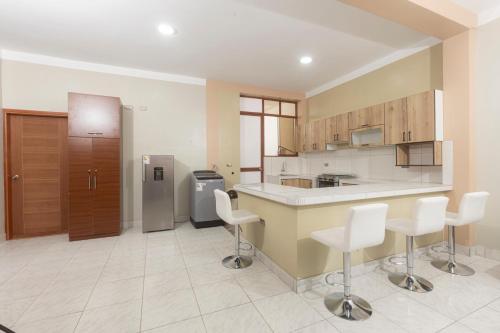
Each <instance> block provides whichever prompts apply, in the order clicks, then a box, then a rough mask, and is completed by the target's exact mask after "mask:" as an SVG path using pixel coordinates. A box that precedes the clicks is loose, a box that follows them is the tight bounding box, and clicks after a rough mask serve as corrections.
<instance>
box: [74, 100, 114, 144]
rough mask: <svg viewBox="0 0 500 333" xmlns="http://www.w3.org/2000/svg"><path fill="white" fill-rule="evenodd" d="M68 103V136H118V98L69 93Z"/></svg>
mask: <svg viewBox="0 0 500 333" xmlns="http://www.w3.org/2000/svg"><path fill="white" fill-rule="evenodd" d="M68 104H69V105H68V111H69V114H68V135H69V136H72V137H101V138H120V135H121V130H120V123H121V119H120V117H121V102H120V99H119V98H117V97H107V96H96V95H87V94H77V93H69V94H68Z"/></svg>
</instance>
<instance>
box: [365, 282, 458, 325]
mask: <svg viewBox="0 0 500 333" xmlns="http://www.w3.org/2000/svg"><path fill="white" fill-rule="evenodd" d="M397 293H398V295H401V296H404V297H406V298H408V299H410V300H414V299H413V298H411V297H410V296H409V295H406V294H404V293H402V292H399V291H397ZM394 295H395V293H392V294H390V295H387V296H385V297H382V298H379V299H378V300H377V301H380V300H383V299H384V298H389V297H392V296H394ZM414 301H415V302H417V301H416V300H414ZM374 302H375V301H374ZM417 303H418V304H419V305H424V306H425V307H426V308H428V309H430V310H432V311H433V312H436V310H434V309H433V308H431V307H429V306H428V305H426V304H422V303H420V302H417ZM373 311H376V312H377V313H378V314H379V315H381V316H382V317H384V318H385V319H387V320H388V321H390V322H391V323H393V324H394V325H396V326H397V327H399V328H400V329H402V330H404V331H407V332H408V330H407V329H406V328H404V327H402V326H401V325H400V324H399V323H397V322H395V321H394V320H392V319H391V318H389V317H388V316H386V315H385V314H384V313H383V312H382V311H379V310H377V309H373ZM439 314H440V315H441V316H443V317H445V318H447V319H449V320H451V321H452V322H454V321H455V320H454V319H453V318H449V317H447V316H445V315H443V314H442V313H440V312H439ZM445 327H446V326H445ZM443 328H444V327H442V328H440V329H439V330H442V329H443ZM439 330H438V331H439Z"/></svg>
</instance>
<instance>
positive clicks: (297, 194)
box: [234, 179, 452, 206]
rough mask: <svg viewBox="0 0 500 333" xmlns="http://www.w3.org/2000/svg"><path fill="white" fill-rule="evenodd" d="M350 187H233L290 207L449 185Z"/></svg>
mask: <svg viewBox="0 0 500 333" xmlns="http://www.w3.org/2000/svg"><path fill="white" fill-rule="evenodd" d="M346 182H347V183H349V184H356V185H351V186H340V187H323V188H312V189H302V188H296V187H290V186H282V185H277V184H270V183H261V184H249V185H236V186H235V187H234V189H235V190H236V191H238V192H241V193H246V194H250V195H253V196H256V197H260V198H263V199H268V200H272V201H275V202H279V203H282V204H285V205H290V206H307V205H321V204H329V203H336V202H345V201H354V200H367V199H376V198H386V197H395V196H405V195H413V194H424V193H435V192H446V191H451V190H452V186H449V185H443V184H434V183H410V182H392V181H375V180H357V179H349V180H346Z"/></svg>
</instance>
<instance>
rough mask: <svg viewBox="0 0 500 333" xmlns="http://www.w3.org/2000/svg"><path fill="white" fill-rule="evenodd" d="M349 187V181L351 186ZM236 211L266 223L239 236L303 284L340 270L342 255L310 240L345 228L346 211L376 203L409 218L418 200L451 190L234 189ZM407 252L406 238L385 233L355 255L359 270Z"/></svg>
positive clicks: (410, 186)
mask: <svg viewBox="0 0 500 333" xmlns="http://www.w3.org/2000/svg"><path fill="white" fill-rule="evenodd" d="M350 183H352V181H350ZM235 190H236V191H238V196H239V199H238V203H239V208H240V209H247V210H249V211H252V212H253V213H255V214H258V215H259V216H260V217H261V219H262V220H264V222H261V223H251V224H248V225H244V226H243V227H242V229H243V233H242V236H243V237H244V238H245V239H246V240H248V241H249V242H251V243H252V244H253V245H254V246H255V248H256V249H257V250H258V251H259V252H260V254H261V255H264V256H265V259H266V260H270V261H271V262H272V264H274V265H276V266H277V267H279V269H280V270H282V271H284V272H285V273H286V274H287V275H288V276H287V277H286V278H288V279H292V280H294V282H295V284H294V285H292V287H293V288H294V289H297V285H298V284H299V283H300V281H301V280H303V279H307V278H313V277H316V276H319V275H321V274H323V273H325V272H331V271H334V270H337V269H339V268H341V266H342V253H341V252H339V251H335V250H330V249H329V248H327V247H325V246H323V245H321V244H319V243H318V242H316V241H314V240H313V239H311V237H310V234H311V232H313V231H316V230H321V229H327V228H331V227H338V226H343V225H344V224H345V221H346V219H347V213H348V210H349V208H350V207H352V206H355V205H363V204H368V203H375V202H384V203H387V204H388V205H389V212H388V218H395V217H411V215H412V210H413V207H414V205H415V201H416V200H417V199H419V198H424V197H429V196H436V195H445V194H446V192H448V191H451V190H452V186H448V185H443V184H430V183H408V182H389V181H358V182H356V183H355V185H351V186H340V187H327V188H312V189H302V188H295V187H290V186H282V185H276V184H268V183H261V184H250V185H236V186H235ZM442 238H443V236H442V233H441V232H438V233H435V234H430V235H426V236H422V237H416V238H415V245H416V247H422V246H427V245H429V244H433V243H436V242H439V241H441V240H442ZM404 250H405V236H404V235H401V234H395V233H393V232H390V231H387V232H386V238H385V241H384V243H383V244H382V245H380V246H376V247H372V248H367V249H363V250H360V251H356V252H354V253H353V254H352V264H353V266H354V265H358V264H362V263H367V262H370V261H373V260H376V259H380V258H384V257H387V256H390V255H392V254H395V253H401V252H404Z"/></svg>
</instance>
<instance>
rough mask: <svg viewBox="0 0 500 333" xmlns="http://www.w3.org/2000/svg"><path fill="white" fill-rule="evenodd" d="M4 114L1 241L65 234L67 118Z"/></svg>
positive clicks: (6, 111)
mask: <svg viewBox="0 0 500 333" xmlns="http://www.w3.org/2000/svg"><path fill="white" fill-rule="evenodd" d="M4 112H5V115H6V116H5V117H6V118H4V119H6V122H7V124H6V125H7V126H6V140H7V142H6V145H5V147H6V152H5V157H6V158H7V161H6V166H7V168H6V172H5V178H6V179H5V183H6V190H7V191H6V206H7V214H6V217H7V219H6V220H7V228H6V229H7V238H8V239H11V238H22V237H31V236H39V235H49V234H57V233H62V232H65V231H66V230H67V174H66V172H67V164H66V163H67V156H66V154H67V152H66V140H67V118H66V117H64V116H57V117H51V116H35V115H29V114H14V113H8V112H10V111H9V110H5V111H4ZM27 113H30V112H29V111H28V112H27ZM31 113H35V114H36V111H34V112H31ZM40 114H42V112H40Z"/></svg>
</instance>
